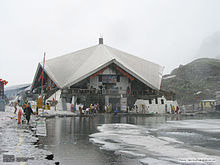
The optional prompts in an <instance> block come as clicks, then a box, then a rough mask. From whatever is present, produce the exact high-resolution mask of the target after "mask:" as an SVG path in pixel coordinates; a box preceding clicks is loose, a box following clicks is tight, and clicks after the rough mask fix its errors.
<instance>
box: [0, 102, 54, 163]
mask: <svg viewBox="0 0 220 165" xmlns="http://www.w3.org/2000/svg"><path fill="white" fill-rule="evenodd" d="M13 112H14V108H13V107H9V106H6V110H5V112H0V164H22V162H23V164H54V163H55V161H54V160H50V161H49V160H46V159H45V157H46V155H50V154H51V153H50V152H49V151H46V150H42V149H39V148H37V145H35V143H36V142H37V141H38V137H36V136H34V132H35V131H36V129H37V131H36V132H37V134H38V135H44V136H45V130H46V128H45V125H44V126H42V125H40V124H38V123H44V120H45V119H40V118H37V117H35V116H32V119H31V123H30V125H27V124H21V125H18V124H17V120H16V118H17V116H16V115H15V114H14V113H13ZM38 129H39V130H38Z"/></svg>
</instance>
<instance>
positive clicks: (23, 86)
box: [5, 84, 31, 91]
mask: <svg viewBox="0 0 220 165" xmlns="http://www.w3.org/2000/svg"><path fill="white" fill-rule="evenodd" d="M30 85H31V84H21V85H13V86H9V87H6V88H5V91H10V90H19V89H21V88H27V87H29V86H30Z"/></svg>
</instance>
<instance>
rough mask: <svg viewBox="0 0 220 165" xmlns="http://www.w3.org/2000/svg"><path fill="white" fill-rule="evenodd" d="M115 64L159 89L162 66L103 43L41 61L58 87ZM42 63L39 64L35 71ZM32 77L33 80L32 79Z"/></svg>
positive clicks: (66, 85)
mask: <svg viewBox="0 0 220 165" xmlns="http://www.w3.org/2000/svg"><path fill="white" fill-rule="evenodd" d="M111 63H115V64H116V65H118V66H119V67H121V68H122V69H124V70H125V71H126V72H128V73H129V74H130V75H132V76H134V77H135V78H136V79H138V80H140V81H141V82H143V83H145V84H146V85H148V86H150V87H151V88H153V89H157V90H159V89H160V85H161V80H162V72H163V67H162V66H160V65H158V64H155V63H152V62H149V61H147V60H144V59H141V58H139V57H136V56H133V55H130V54H128V53H125V52H122V51H120V50H117V49H114V48H112V47H109V46H106V45H104V44H99V45H96V46H93V47H89V48H86V49H82V50H79V51H76V52H73V53H70V54H67V55H63V56H60V57H56V58H53V59H50V60H47V61H46V62H45V68H44V69H45V72H46V73H47V75H48V76H49V77H50V78H51V79H52V80H53V81H54V82H55V83H56V85H57V86H58V87H59V88H66V87H70V86H72V85H73V84H75V83H77V82H79V81H81V80H83V79H85V78H86V77H88V76H90V75H92V74H94V73H96V72H97V71H99V70H101V69H102V68H104V67H106V66H108V65H109V64H111ZM40 67H42V63H39V65H38V69H37V72H38V71H39V68H40ZM36 75H37V73H36V74H35V78H34V81H35V79H36Z"/></svg>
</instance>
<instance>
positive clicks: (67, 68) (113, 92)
mask: <svg viewBox="0 0 220 165" xmlns="http://www.w3.org/2000/svg"><path fill="white" fill-rule="evenodd" d="M42 71H43V63H39V64H38V68H37V71H36V73H35V77H34V80H33V83H32V89H33V90H34V91H35V92H38V93H39V92H40V87H41V81H39V80H40V79H41V76H42ZM162 71H163V67H162V66H160V65H158V64H155V63H152V62H150V61H147V60H145V59H142V58H139V57H136V56H134V55H131V54H128V53H125V52H123V51H120V50H117V49H115V48H112V47H110V46H107V45H104V44H103V38H99V44H98V45H95V46H92V47H89V48H86V49H82V50H79V51H76V52H73V53H70V54H66V55H63V56H59V57H56V58H53V59H50V60H46V62H45V66H44V79H43V87H44V93H45V94H46V97H49V96H50V95H51V94H53V93H54V92H55V91H57V90H61V95H60V97H61V98H62V100H63V102H66V103H71V102H73V100H74V103H77V104H80V103H81V104H83V105H85V107H86V106H87V107H88V106H89V105H90V104H97V103H98V104H99V105H101V106H102V107H103V106H104V105H108V104H111V105H112V108H116V107H117V108H119V110H124V109H126V108H127V107H128V106H129V107H132V106H134V103H135V101H136V100H137V99H148V100H150V99H156V98H157V97H160V96H161V95H162V93H161V91H160V85H161V80H162Z"/></svg>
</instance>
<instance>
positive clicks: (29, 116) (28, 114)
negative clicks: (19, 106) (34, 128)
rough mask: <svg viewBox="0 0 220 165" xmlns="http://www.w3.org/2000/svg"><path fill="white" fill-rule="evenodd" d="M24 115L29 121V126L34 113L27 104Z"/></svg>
mask: <svg viewBox="0 0 220 165" xmlns="http://www.w3.org/2000/svg"><path fill="white" fill-rule="evenodd" d="M24 113H25V116H26V120H27V124H29V121H30V118H31V114H34V113H33V110H32V109H31V107H30V106H29V105H28V104H27V105H26V107H25V109H24Z"/></svg>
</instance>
